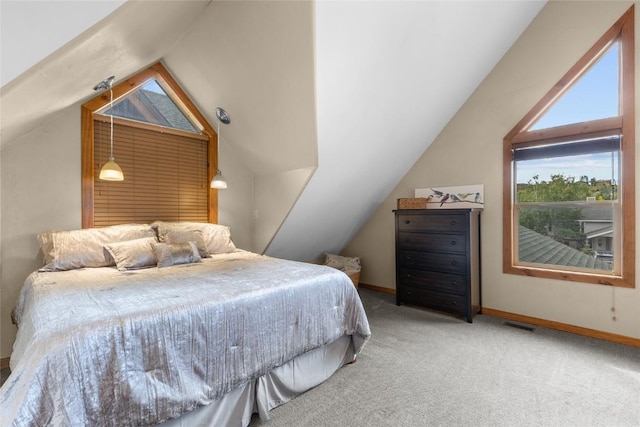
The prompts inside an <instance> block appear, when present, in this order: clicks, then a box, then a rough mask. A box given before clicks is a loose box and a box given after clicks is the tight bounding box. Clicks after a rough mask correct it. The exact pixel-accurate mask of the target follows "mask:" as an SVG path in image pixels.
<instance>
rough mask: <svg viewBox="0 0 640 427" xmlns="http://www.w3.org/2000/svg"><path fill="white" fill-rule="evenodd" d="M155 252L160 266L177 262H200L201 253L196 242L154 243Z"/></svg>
mask: <svg viewBox="0 0 640 427" xmlns="http://www.w3.org/2000/svg"><path fill="white" fill-rule="evenodd" d="M152 247H153V252H154V254H155V256H156V258H157V260H158V264H157V265H158V268H162V267H168V266H170V265H177V264H190V263H193V262H200V259H201V258H200V253H199V252H198V246H197V245H196V244H195V242H184V243H158V242H153V243H152Z"/></svg>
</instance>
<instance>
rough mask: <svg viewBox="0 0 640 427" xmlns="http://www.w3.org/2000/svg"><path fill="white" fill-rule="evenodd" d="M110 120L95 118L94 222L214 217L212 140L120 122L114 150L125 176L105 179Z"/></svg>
mask: <svg viewBox="0 0 640 427" xmlns="http://www.w3.org/2000/svg"><path fill="white" fill-rule="evenodd" d="M109 126H110V125H109V123H107V122H103V121H101V120H95V122H94V147H95V148H94V150H95V151H94V165H95V168H94V170H95V173H94V226H95V227H104V226H107V225H114V224H122V223H128V222H133V223H150V222H152V221H154V220H163V221H198V222H207V221H208V206H209V198H208V197H209V191H208V182H207V181H208V173H207V165H208V151H207V150H208V141H206V140H203V139H202V138H198V137H188V136H184V135H175V134H171V133H161V132H158V131H157V130H150V129H144V128H139V127H136V126H129V125H124V124H121V123H114V125H113V131H114V137H113V140H114V144H113V154H114V157H115V160H116V162H117V163H118V165H120V167H121V168H122V171H123V173H124V181H115V182H113V181H101V180H100V179H99V178H98V176H99V174H100V169H101V168H102V166H103V165H104V163H106V162H107V161H108V160H109V151H110V130H109Z"/></svg>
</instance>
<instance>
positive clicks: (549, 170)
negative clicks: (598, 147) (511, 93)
mask: <svg viewBox="0 0 640 427" xmlns="http://www.w3.org/2000/svg"><path fill="white" fill-rule="evenodd" d="M618 51H619V44H618V43H616V44H614V45H612V46H611V48H610V49H609V50H608V51H607V53H606V54H605V55H604V56H603V57H602V58H601V59H600V60H599V61H598V62H596V63H595V64H594V65H593V66H592V67H591V69H589V70H588V71H587V72H586V73H585V74H584V75H583V76H582V77H581V78H580V79H579V80H578V81H577V82H576V83H575V84H574V85H573V86H572V87H571V88H570V89H569V90H568V91H567V92H566V93H565V94H564V95H562V96H561V97H560V98H559V99H558V101H557V102H556V103H555V104H554V105H553V106H552V107H551V108H550V109H549V111H547V112H546V113H545V114H544V115H543V116H542V117H541V118H540V119H539V120H538V121H537V122H536V123H534V124H533V126H531V128H530V130H535V129H544V128H549V127H554V126H560V125H565V124H571V123H579V122H584V121H588V120H594V119H602V118H607V117H616V116H618V115H619V106H618V87H619V84H618V83H619V82H618V53H619V52H618ZM617 171H618V167H617V159H616V160H615V161H614V162H613V168H612V160H611V154H610V153H608V154H607V153H600V154H591V155H582V156H572V157H562V158H556V159H546V160H545V159H542V160H529V161H522V162H519V164H518V167H517V171H516V172H517V182H518V183H526V182H528V181H529V180H531V179H532V178H533V176H534V175H538V176H539V180H540V181H543V180H544V181H548V180H549V179H550V177H551V175H552V174H560V173H562V174H563V175H565V176H573V177H575V178H576V180H578V179H580V177H581V176H583V175H586V176H588V177H589V179H591V178H596V179H611V178H612V177H614V178H615V174H617Z"/></svg>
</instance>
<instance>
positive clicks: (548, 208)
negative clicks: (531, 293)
mask: <svg viewBox="0 0 640 427" xmlns="http://www.w3.org/2000/svg"><path fill="white" fill-rule="evenodd" d="M633 63H634V47H633V7H632V8H631V9H629V11H627V13H625V15H624V16H623V17H622V18H621V19H620V20H619V21H618V22H617V23H616V24H615V25H614V26H613V27H612V28H611V29H610V30H609V31H608V32H607V33H606V34H605V35H604V36H603V37H602V38H601V39H600V40H599V41H598V42H597V43H596V45H594V46H593V47H592V48H591V49H590V50H589V52H587V54H585V55H584V56H583V57H582V58H581V59H580V61H578V63H577V64H576V65H575V66H574V67H573V68H572V69H571V70H570V71H569V72H568V73H567V74H566V75H565V76H564V77H563V78H562V79H561V80H560V82H559V83H558V84H556V85H555V86H554V87H553V89H552V90H551V91H550V92H549V93H548V94H547V95H546V96H545V97H544V98H543V99H542V100H541V101H540V102H539V103H538V104H537V105H536V106H535V107H534V108H533V109H532V110H531V111H530V112H529V114H527V116H525V117H524V118H523V119H522V120H521V121H520V123H518V125H517V126H516V127H515V128H514V129H513V130H512V131H511V132H510V133H509V134H508V135H507V136H506V137H505V140H504V199H505V203H504V225H505V226H504V261H503V266H504V271H505V272H506V273H513V274H523V275H529V276H534V277H546V278H555V279H562V280H572V281H581V282H588V283H598V284H606V285H615V286H626V287H633V286H635V195H634V192H635V185H634V180H635V178H634V130H635V128H634V126H635V125H634V115H635V113H634V111H635V108H634V78H633V77H634V71H633Z"/></svg>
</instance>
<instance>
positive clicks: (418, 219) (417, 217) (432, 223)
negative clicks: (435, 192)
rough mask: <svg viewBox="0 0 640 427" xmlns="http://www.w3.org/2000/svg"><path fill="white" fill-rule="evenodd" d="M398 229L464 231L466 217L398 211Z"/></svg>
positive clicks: (466, 221)
mask: <svg viewBox="0 0 640 427" xmlns="http://www.w3.org/2000/svg"><path fill="white" fill-rule="evenodd" d="M396 221H397V226H398V231H444V232H446V231H453V232H465V231H466V230H467V227H468V225H469V224H468V219H467V216H466V215H465V214H455V213H451V214H447V215H434V214H426V213H425V214H415V213H398V216H397V218H396Z"/></svg>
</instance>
